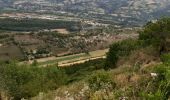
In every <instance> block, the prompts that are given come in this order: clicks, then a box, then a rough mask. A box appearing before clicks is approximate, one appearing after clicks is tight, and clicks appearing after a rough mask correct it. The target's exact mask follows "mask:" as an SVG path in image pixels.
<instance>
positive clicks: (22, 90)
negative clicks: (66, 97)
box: [0, 62, 67, 100]
mask: <svg viewBox="0 0 170 100" xmlns="http://www.w3.org/2000/svg"><path fill="white" fill-rule="evenodd" d="M66 82H67V75H66V74H65V72H64V70H61V69H59V68H57V67H47V68H37V67H36V66H26V65H17V64H16V63H14V62H12V63H9V64H1V65H0V89H2V91H5V92H7V94H8V95H9V97H13V99H14V100H20V99H21V98H30V97H32V96H35V95H37V94H38V93H39V92H47V91H48V90H54V89H57V88H58V87H59V86H61V85H64V84H66Z"/></svg>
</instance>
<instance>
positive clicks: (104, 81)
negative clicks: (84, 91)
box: [88, 71, 116, 91]
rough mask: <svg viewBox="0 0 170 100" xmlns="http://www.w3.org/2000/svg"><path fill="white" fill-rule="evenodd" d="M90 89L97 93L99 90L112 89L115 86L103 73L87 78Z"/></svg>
mask: <svg viewBox="0 0 170 100" xmlns="http://www.w3.org/2000/svg"><path fill="white" fill-rule="evenodd" d="M88 83H89V87H90V89H92V90H93V91H98V90H100V89H114V88H115V86H116V84H115V83H114V82H113V80H112V79H111V77H110V75H109V74H108V73H107V72H105V71H99V72H96V73H94V74H93V75H91V76H90V77H89V78H88Z"/></svg>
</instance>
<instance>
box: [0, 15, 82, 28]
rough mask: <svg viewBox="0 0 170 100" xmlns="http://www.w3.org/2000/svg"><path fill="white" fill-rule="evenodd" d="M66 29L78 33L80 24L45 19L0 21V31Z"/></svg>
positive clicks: (7, 19)
mask: <svg viewBox="0 0 170 100" xmlns="http://www.w3.org/2000/svg"><path fill="white" fill-rule="evenodd" d="M57 28H66V29H67V30H68V31H79V30H81V28H80V22H76V21H62V20H45V19H26V18H25V19H12V18H5V19H0V30H6V31H39V30H43V29H57Z"/></svg>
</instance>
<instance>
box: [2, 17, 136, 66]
mask: <svg viewBox="0 0 170 100" xmlns="http://www.w3.org/2000/svg"><path fill="white" fill-rule="evenodd" d="M81 25H84V26H81ZM22 27H24V28H22ZM82 27H83V30H81V28H82ZM88 27H89V25H88V24H86V25H85V24H84V23H81V22H78V21H61V20H47V19H45V20H44V19H26V18H23V19H22V18H21V19H13V18H1V19H0V50H1V51H3V52H1V53H0V54H1V57H2V58H3V57H5V58H6V59H5V61H9V60H19V61H30V60H39V59H41V60H45V61H44V62H43V63H42V64H40V65H48V64H51V63H56V62H59V61H60V63H58V64H59V65H62V64H65V63H70V62H71V64H72V62H75V61H77V62H79V60H85V61H86V60H87V59H89V58H93V59H95V57H99V56H100V57H102V56H103V55H104V54H103V51H102V53H101V52H100V51H96V50H104V49H107V48H109V45H110V44H112V43H113V42H117V41H121V40H124V39H127V38H136V37H137V36H138V34H136V33H135V32H136V31H137V30H136V29H135V28H134V29H133V28H131V29H129V28H115V27H114V26H111V25H110V26H107V27H104V26H98V27H93V29H91V28H88ZM18 29H20V30H18ZM134 30H136V31H134ZM11 46H12V48H14V49H13V51H12V53H11ZM4 47H5V49H7V50H4ZM91 51H96V52H95V53H96V54H97V55H98V54H99V56H96V55H95V54H94V53H92V52H91ZM87 54H89V55H87ZM16 55H17V56H16ZM69 55H70V56H69ZM62 56H64V58H62ZM53 57H54V60H53V59H52V60H51V58H53ZM48 59H50V60H49V61H48ZM70 59H72V60H73V61H70ZM0 61H1V60H0ZM61 61H62V62H61ZM40 62H41V61H40Z"/></svg>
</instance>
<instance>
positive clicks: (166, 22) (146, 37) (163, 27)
mask: <svg viewBox="0 0 170 100" xmlns="http://www.w3.org/2000/svg"><path fill="white" fill-rule="evenodd" d="M169 38H170V18H162V19H160V20H158V21H157V22H155V23H153V22H149V23H148V24H146V25H145V26H144V29H143V30H142V31H141V32H140V34H139V40H143V41H144V43H145V45H153V46H155V47H156V48H157V49H158V50H159V52H160V54H161V53H162V52H164V51H166V45H167V40H168V39H169Z"/></svg>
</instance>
